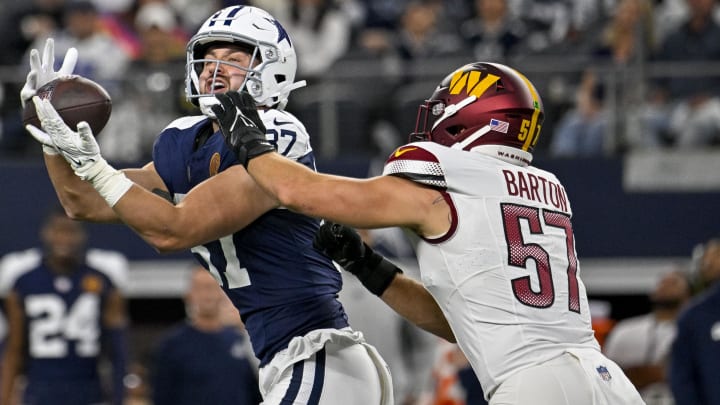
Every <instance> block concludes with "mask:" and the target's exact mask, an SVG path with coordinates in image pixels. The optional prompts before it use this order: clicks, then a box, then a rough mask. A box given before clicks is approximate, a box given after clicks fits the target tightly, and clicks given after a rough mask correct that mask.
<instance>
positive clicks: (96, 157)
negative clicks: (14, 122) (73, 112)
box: [25, 96, 103, 180]
mask: <svg viewBox="0 0 720 405" xmlns="http://www.w3.org/2000/svg"><path fill="white" fill-rule="evenodd" d="M32 100H33V103H34V104H35V111H37V116H38V118H39V119H40V125H41V126H42V130H41V129H39V128H37V127H35V126H33V125H27V126H26V127H25V128H26V129H27V130H28V132H30V135H32V136H33V137H34V138H35V139H37V140H38V141H39V142H40V143H42V144H43V145H48V146H50V145H52V146H53V147H55V149H57V150H58V152H59V153H60V154H62V156H63V157H64V158H65V160H67V162H68V163H70V166H71V167H72V168H73V170H74V171H75V174H77V175H78V176H79V177H80V178H81V179H83V180H86V179H87V178H88V177H89V176H90V173H88V170H89V168H90V167H91V166H92V164H93V163H95V162H98V161H100V160H103V159H102V156H100V147H99V146H98V144H97V141H96V140H95V136H94V135H93V133H92V130H91V129H90V125H88V123H87V122H85V121H82V122H80V123H79V124H78V125H77V131H73V130H72V129H71V128H70V127H69V126H67V124H65V122H64V121H63V120H62V118H60V115H59V114H58V113H57V111H55V108H54V107H53V106H52V104H51V103H50V100H45V99H41V98H40V97H37V96H35V97H33V98H32Z"/></svg>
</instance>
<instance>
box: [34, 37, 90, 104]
mask: <svg viewBox="0 0 720 405" xmlns="http://www.w3.org/2000/svg"><path fill="white" fill-rule="evenodd" d="M77 59H78V51H77V49H75V48H70V49H68V51H67V53H65V58H64V59H63V63H62V66H61V67H60V69H59V70H58V71H57V72H56V71H55V70H54V69H55V41H54V40H53V39H52V38H48V39H47V41H45V49H44V50H43V55H42V59H40V53H39V52H38V50H37V49H32V50H31V51H30V72H29V73H28V75H27V78H26V79H25V85H24V86H23V88H22V90H20V102H21V103H22V106H23V108H25V104H27V102H28V101H30V99H31V98H32V97H33V96H34V95H35V93H37V89H39V88H40V87H42V86H44V85H46V84H47V83H49V82H51V81H53V80H55V79H57V78H58V77H62V76H69V75H72V73H73V71H74V70H75V64H76V63H77Z"/></svg>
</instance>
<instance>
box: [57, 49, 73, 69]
mask: <svg viewBox="0 0 720 405" xmlns="http://www.w3.org/2000/svg"><path fill="white" fill-rule="evenodd" d="M77 60H78V51H77V49H75V48H70V49H68V51H67V53H65V58H64V59H63V64H62V66H61V67H60V70H58V73H59V74H60V75H71V74H72V72H73V71H74V70H75V65H76V64H77Z"/></svg>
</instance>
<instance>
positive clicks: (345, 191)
mask: <svg viewBox="0 0 720 405" xmlns="http://www.w3.org/2000/svg"><path fill="white" fill-rule="evenodd" d="M216 97H217V99H218V100H219V101H220V103H221V104H220V105H217V106H214V107H213V111H214V112H215V114H216V116H217V117H218V119H219V124H220V128H221V130H222V133H223V136H224V137H225V141H226V143H227V144H228V147H229V148H230V149H231V150H232V151H233V152H234V153H235V154H236V156H237V157H238V160H239V161H240V163H241V164H243V165H244V166H245V167H247V168H248V173H250V175H251V176H252V177H253V179H254V180H255V181H256V182H257V183H258V184H259V185H260V186H261V187H262V189H263V190H265V191H266V192H267V194H269V195H271V196H273V197H274V198H275V199H276V200H277V201H278V203H279V204H280V205H282V206H284V207H287V208H289V209H291V210H293V211H296V212H300V213H303V214H305V215H309V216H313V217H318V218H325V219H330V220H333V221H336V222H341V223H344V224H348V225H352V226H356V227H359V228H381V227H388V226H402V227H406V228H409V229H412V230H413V231H415V232H416V233H418V234H419V235H428V236H435V235H440V234H442V233H444V232H446V231H447V230H448V229H449V226H450V224H449V222H448V220H447V218H448V216H449V212H450V211H449V207H448V205H447V204H445V203H444V200H443V198H442V195H441V193H440V192H439V191H438V190H436V189H433V188H430V187H425V186H422V185H419V184H418V183H415V182H412V181H409V180H406V179H402V178H398V177H394V176H380V177H375V178H372V179H362V180H361V179H353V178H348V177H341V176H332V175H327V174H320V173H317V172H315V171H313V170H310V169H309V168H307V167H305V166H303V165H301V164H299V163H297V162H295V161H292V160H290V159H287V158H285V157H283V156H282V155H280V154H279V153H276V152H274V148H273V147H272V145H271V144H270V143H269V142H268V141H267V139H266V138H265V132H264V129H263V125H262V121H261V120H260V118H259V116H258V114H257V110H256V109H255V102H254V100H253V98H252V97H251V96H250V95H249V94H247V93H246V92H241V93H237V92H228V93H225V94H219V95H217V96H216Z"/></svg>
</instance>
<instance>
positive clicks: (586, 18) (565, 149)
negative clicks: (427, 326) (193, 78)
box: [0, 0, 720, 162]
mask: <svg viewBox="0 0 720 405" xmlns="http://www.w3.org/2000/svg"><path fill="white" fill-rule="evenodd" d="M4 3H7V4H4V6H3V9H4V12H3V13H2V16H0V18H1V19H2V20H3V21H2V23H1V24H0V31H2V33H1V35H2V38H3V40H4V52H3V53H2V54H1V55H0V70H1V71H2V72H3V73H4V74H3V75H2V77H3V82H2V88H1V89H0V90H1V91H0V119H1V121H0V123H1V124H2V125H1V127H0V156H2V158H16V157H20V158H23V157H27V156H31V155H37V156H39V148H37V147H35V145H33V143H32V141H31V139H30V138H29V137H28V136H26V134H25V132H24V130H23V127H22V119H21V114H20V102H19V99H18V93H19V90H20V87H21V86H22V83H23V82H24V80H25V75H26V74H27V66H28V63H27V58H28V53H29V50H30V49H32V48H37V49H42V44H43V43H44V41H45V39H46V38H47V37H49V36H51V37H54V38H55V40H56V52H57V59H61V58H62V55H64V53H65V51H66V50H67V48H69V47H73V46H74V47H76V48H77V49H78V51H79V54H80V59H79V63H78V66H77V68H76V73H77V74H81V75H84V76H87V77H89V78H91V79H93V80H96V81H98V82H99V83H101V84H102V85H103V86H105V87H106V88H107V89H108V91H109V92H110V94H111V95H112V97H113V115H112V117H111V120H110V123H109V125H108V127H107V128H106V129H105V130H104V131H103V133H102V134H101V135H100V137H99V142H100V146H101V148H102V149H103V151H102V152H103V155H104V156H106V157H107V158H108V159H109V160H114V161H118V162H123V161H125V162H139V161H144V160H148V158H149V157H148V156H147V153H148V151H150V150H152V148H151V145H152V143H153V141H154V138H155V136H156V134H157V133H158V132H159V131H160V130H161V129H162V128H163V127H164V126H165V125H167V124H168V123H169V122H170V121H171V120H172V119H174V118H175V117H177V116H179V115H181V114H183V113H187V112H188V111H190V110H192V109H193V108H194V107H193V106H192V105H191V104H189V103H187V101H186V100H185V93H184V71H185V63H184V61H185V44H186V42H187V40H188V39H189V38H190V37H191V36H192V35H193V34H194V32H195V31H196V29H197V28H198V26H199V25H200V24H201V22H202V21H204V19H205V18H207V16H208V15H209V14H210V13H211V12H212V11H213V10H216V9H218V8H220V7H224V6H228V5H232V4H251V5H255V6H259V7H261V8H264V9H266V10H268V11H269V12H270V13H271V14H273V15H274V16H275V17H276V18H278V20H279V21H280V22H281V23H282V24H283V26H284V27H285V28H286V29H287V31H288V32H289V33H291V36H292V40H293V43H294V45H295V46H296V49H297V51H298V63H299V66H298V78H299V79H301V80H302V79H304V80H307V81H308V87H307V88H305V89H301V90H299V91H297V92H296V93H294V97H293V99H291V100H290V104H289V105H288V109H289V110H290V111H292V112H293V113H295V114H296V115H298V117H299V118H300V119H301V120H303V122H305V123H306V125H307V126H308V130H309V131H310V133H311V134H313V137H314V147H315V149H316V154H317V155H318V156H320V157H328V158H333V157H338V156H340V157H341V156H342V155H343V154H350V153H352V154H353V155H355V156H357V155H358V154H360V155H366V156H368V157H370V156H377V155H382V154H386V152H387V151H389V150H392V149H393V148H394V147H395V146H397V145H398V144H400V143H402V142H403V141H404V140H405V139H406V135H407V134H408V133H410V132H411V131H412V130H413V128H414V124H415V118H416V111H417V106H418V104H419V103H420V102H421V101H422V100H424V99H425V98H427V97H429V96H430V94H428V89H431V88H432V86H433V85H434V84H431V83H437V80H438V79H439V78H441V77H442V73H443V72H446V71H447V68H448V66H456V65H458V64H459V63H461V62H462V61H467V62H470V61H475V60H484V61H497V62H503V63H506V64H510V65H511V66H516V67H518V69H519V70H521V71H523V72H526V73H527V74H528V76H531V77H530V79H531V80H532V81H533V82H534V83H536V85H538V87H540V88H539V91H540V93H541V94H542V95H543V99H544V102H545V114H546V119H545V127H544V130H543V137H542V138H541V141H540V144H539V145H538V147H537V148H536V151H537V152H536V153H537V154H545V155H548V156H552V157H578V156H583V157H587V156H617V155H619V154H622V153H624V152H627V151H629V150H635V149H643V148H668V149H669V148H685V149H687V148H702V147H707V146H717V145H720V98H718V96H719V95H720V73H719V72H720V25H719V24H718V22H719V21H720V9H719V8H718V7H717V4H716V1H714V0H575V1H571V0H539V1H530V0H446V1H440V0H395V1H387V0H287V1H283V0H255V1H231V0H225V1H218V0H215V1H203V2H195V1H190V0H112V1H111V0H92V1H91V0H28V1H25V2H9V1H7V0H6V1H4ZM140 112H150V114H141V113H140Z"/></svg>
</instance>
